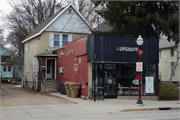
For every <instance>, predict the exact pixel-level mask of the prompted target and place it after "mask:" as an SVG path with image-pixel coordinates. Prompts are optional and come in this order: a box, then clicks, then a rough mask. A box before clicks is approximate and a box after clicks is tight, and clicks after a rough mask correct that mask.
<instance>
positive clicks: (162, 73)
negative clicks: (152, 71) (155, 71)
mask: <svg viewBox="0 0 180 120" xmlns="http://www.w3.org/2000/svg"><path fill="white" fill-rule="evenodd" d="M176 49H177V47H176V46H175V42H174V41H170V42H169V41H168V40H167V39H161V40H160V41H159V79H160V80H161V82H169V79H170V77H171V74H173V72H172V71H173V67H174V65H175V63H176V60H177V58H176V56H177V52H176ZM179 73H180V66H177V68H176V70H175V74H174V75H173V79H172V82H174V83H178V82H179V81H180V79H179V78H180V74H179Z"/></svg>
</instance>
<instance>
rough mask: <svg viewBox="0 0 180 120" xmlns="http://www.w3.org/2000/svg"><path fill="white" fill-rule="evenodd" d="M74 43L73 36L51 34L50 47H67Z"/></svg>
mask: <svg viewBox="0 0 180 120" xmlns="http://www.w3.org/2000/svg"><path fill="white" fill-rule="evenodd" d="M70 41H72V34H57V33H50V35H49V46H50V47H59V48H62V47H65V44H66V43H68V42H70Z"/></svg>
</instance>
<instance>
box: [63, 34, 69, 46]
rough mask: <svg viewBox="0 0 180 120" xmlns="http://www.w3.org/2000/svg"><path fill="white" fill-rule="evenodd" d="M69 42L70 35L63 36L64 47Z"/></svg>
mask: <svg viewBox="0 0 180 120" xmlns="http://www.w3.org/2000/svg"><path fill="white" fill-rule="evenodd" d="M66 43H68V35H63V36H62V47H65V44H66Z"/></svg>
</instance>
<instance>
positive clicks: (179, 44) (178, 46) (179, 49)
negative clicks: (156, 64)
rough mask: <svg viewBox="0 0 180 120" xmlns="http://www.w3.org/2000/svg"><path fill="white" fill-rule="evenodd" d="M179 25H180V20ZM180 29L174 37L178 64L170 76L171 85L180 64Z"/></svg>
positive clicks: (177, 16)
mask: <svg viewBox="0 0 180 120" xmlns="http://www.w3.org/2000/svg"><path fill="white" fill-rule="evenodd" d="M178 4H179V11H178V14H177V15H176V16H175V17H176V18H177V19H179V14H180V1H178ZM179 25H180V20H179ZM178 28H179V33H176V34H173V35H174V36H173V37H174V40H173V41H175V48H176V49H175V50H176V52H177V53H176V62H175V64H174V67H173V68H172V74H171V76H170V79H169V83H171V81H172V79H173V77H174V75H175V71H176V68H177V67H178V64H179V58H180V56H179V53H180V41H179V36H180V27H178Z"/></svg>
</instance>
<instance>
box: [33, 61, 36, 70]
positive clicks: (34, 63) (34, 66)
mask: <svg viewBox="0 0 180 120" xmlns="http://www.w3.org/2000/svg"><path fill="white" fill-rule="evenodd" d="M33 72H36V58H33Z"/></svg>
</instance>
